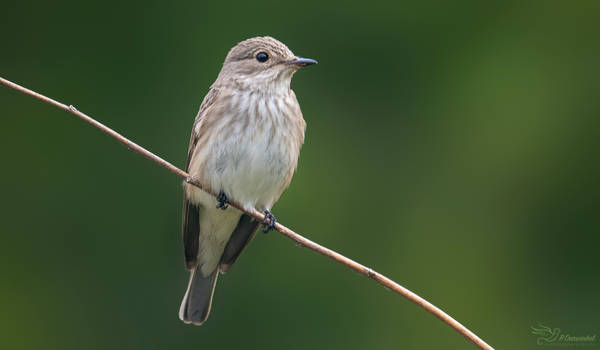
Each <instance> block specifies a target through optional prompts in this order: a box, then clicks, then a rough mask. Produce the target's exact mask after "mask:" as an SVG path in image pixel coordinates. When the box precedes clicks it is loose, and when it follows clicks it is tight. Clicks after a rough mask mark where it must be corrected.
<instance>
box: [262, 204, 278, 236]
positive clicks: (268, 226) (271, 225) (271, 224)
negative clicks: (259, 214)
mask: <svg viewBox="0 0 600 350" xmlns="http://www.w3.org/2000/svg"><path fill="white" fill-rule="evenodd" d="M267 221H268V223H267ZM275 223H277V220H275V216H273V213H271V212H270V211H269V210H265V218H264V219H263V221H262V224H263V232H264V233H268V232H269V231H271V230H274V229H275Z"/></svg>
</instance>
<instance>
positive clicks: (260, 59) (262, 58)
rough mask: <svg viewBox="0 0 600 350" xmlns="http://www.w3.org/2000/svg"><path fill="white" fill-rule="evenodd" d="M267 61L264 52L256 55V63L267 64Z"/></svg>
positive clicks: (267, 56) (267, 57)
mask: <svg viewBox="0 0 600 350" xmlns="http://www.w3.org/2000/svg"><path fill="white" fill-rule="evenodd" d="M268 59H269V55H267V53H266V52H263V51H261V52H259V53H257V54H256V60H257V61H258V62H267V60H268Z"/></svg>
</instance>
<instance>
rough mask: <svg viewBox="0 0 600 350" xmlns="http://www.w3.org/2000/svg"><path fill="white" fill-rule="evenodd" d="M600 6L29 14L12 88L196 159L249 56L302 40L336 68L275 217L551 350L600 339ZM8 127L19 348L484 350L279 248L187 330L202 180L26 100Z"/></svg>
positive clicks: (109, 4)
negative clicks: (191, 183) (271, 40)
mask: <svg viewBox="0 0 600 350" xmlns="http://www.w3.org/2000/svg"><path fill="white" fill-rule="evenodd" d="M599 4H600V3H599V2H597V1H574V2H567V1H556V2H552V1H539V2H523V1H505V2H486V1H462V2H452V1H437V2H436V1H419V2H417V1H414V2H401V1H396V2H391V1H390V2H382V1H368V2H355V3H348V2H338V3H334V2H324V1H289V0H287V1H245V2H239V3H235V2H200V1H195V2H171V3H167V2H156V1H144V2H137V3H135V2H121V1H103V2H85V1H71V2H65V1H57V2H54V1H52V2H50V1H45V2H25V1H20V2H17V1H6V0H5V1H3V2H2V4H1V6H0V12H1V15H2V31H1V32H0V43H1V47H0V51H1V55H0V73H1V75H2V76H3V77H5V78H7V79H9V80H13V81H15V82H17V83H20V84H23V85H25V86H27V87H29V88H31V89H34V90H37V91H39V92H41V93H44V94H47V95H48V96H50V97H52V98H55V99H58V100H59V101H62V102H64V103H66V104H73V105H75V106H76V107H77V108H78V109H80V110H81V111H83V112H86V113H88V114H90V115H91V116H93V117H95V118H97V119H98V120H100V121H102V122H104V123H106V124H107V125H109V126H111V127H112V128H114V129H115V130H117V131H119V132H121V133H123V134H124V135H126V136H127V137H130V138H131V139H132V140H134V141H135V142H138V143H139V144H140V145H142V146H145V147H147V148H148V149H149V150H151V151H153V152H155V153H157V154H158V155H160V156H162V157H164V158H165V159H167V160H169V161H171V162H173V163H174V164H176V165H178V166H183V165H184V162H185V157H186V151H187V145H188V140H189V133H190V130H191V125H192V121H193V119H194V117H195V115H196V112H197V110H198V107H199V105H200V102H201V101H202V98H203V96H204V95H205V94H206V92H207V89H208V87H209V86H210V84H211V83H212V82H213V80H214V79H215V77H216V75H217V73H218V71H219V69H220V66H221V63H222V61H223V59H224V57H225V55H226V53H227V51H228V50H229V48H230V47H232V46H233V45H234V44H236V43H237V42H239V41H241V40H243V39H246V38H248V37H252V36H255V35H267V34H268V35H272V36H274V37H276V38H278V39H280V40H281V41H283V42H284V43H286V44H287V45H288V46H289V47H290V48H291V49H292V50H293V51H294V52H295V53H296V54H298V55H301V56H305V57H311V58H315V59H317V60H319V65H317V66H313V67H310V68H307V69H305V70H302V71H300V72H299V73H298V74H296V76H295V78H294V81H293V84H292V86H293V88H294V90H295V92H296V95H297V96H298V99H299V101H300V104H301V106H302V110H303V112H304V117H305V119H306V121H307V124H308V129H307V134H306V143H305V146H304V148H303V150H302V153H301V157H300V164H299V168H298V172H297V174H296V176H295V178H294V180H293V181H292V185H291V187H290V188H289V189H288V191H287V192H286V193H285V194H284V195H283V197H282V198H281V200H280V201H279V203H278V204H277V205H276V207H275V210H274V212H275V214H276V215H277V218H278V219H279V220H280V221H281V222H282V223H284V224H285V225H287V226H289V227H290V228H292V229H294V230H296V231H297V232H299V233H302V234H304V235H305V236H306V237H308V238H310V239H313V240H315V241H317V242H319V243H321V244H323V245H325V246H327V247H329V248H332V249H334V250H337V251H339V252H341V253H343V254H345V255H347V256H349V257H351V258H354V259H356V260H358V261H360V262H361V263H363V264H366V265H368V266H370V267H372V268H374V269H375V270H377V271H379V272H381V273H383V274H385V275H387V276H389V277H390V278H392V279H394V280H396V281H397V282H398V283H400V284H402V285H403V286H405V287H407V288H409V289H411V290H412V291H414V292H416V293H417V294H419V295H421V296H423V297H425V298H427V299H428V300H429V301H431V302H432V303H434V304H436V305H437V306H439V307H440V308H442V309H443V310H445V311H447V312H448V313H449V314H450V315H452V316H453V317H454V318H456V319H457V320H458V321H459V322H461V323H463V324H465V325H466V326H467V327H469V328H470V329H472V330H473V331H474V332H475V333H477V334H478V335H479V336H481V337H482V338H483V339H485V340H486V341H488V342H489V343H490V344H491V345H493V346H495V347H497V348H498V349H532V348H539V347H538V346H537V345H536V344H535V340H536V336H534V335H532V334H530V327H531V326H535V325H536V324H537V323H538V322H541V323H542V324H545V325H548V326H550V327H559V328H561V329H562V330H563V332H565V333H569V334H571V335H586V334H599V335H600V316H599V313H598V311H600V300H599V298H598V295H600V278H599V277H598V275H599V271H598V267H599V266H598V265H599V263H598V261H599V258H598V256H599V252H598V245H599V243H600V236H599V230H600V216H599V213H598V211H599V208H600V184H599V179H600V164H599V152H598V151H599V147H600V122H599V117H600V98H599V97H600V96H599V94H600V89H599V86H598V85H599V83H598V82H599V81H600V79H599V78H600V74H599V73H600V5H599ZM0 115H1V119H0V121H1V123H2V124H1V125H2V127H1V129H2V133H1V135H2V137H1V138H0V157H1V158H2V165H1V169H2V171H1V175H0V176H1V178H0V193H1V194H2V199H1V200H0V206H1V207H0V213H1V214H0V215H1V217H0V275H1V276H2V277H1V278H0V310H1V315H2V316H1V317H0V348H3V349H117V348H122V349H166V348H168V349H177V348H182V349H183V348H185V349H208V348H212V349H242V348H243V349H313V348H317V349H433V348H448V349H459V348H460V349H462V348H464V349H471V348H474V347H473V346H472V345H471V344H469V343H468V342H467V341H466V340H465V339H464V338H463V337H462V336H460V335H458V334H457V333H455V332H454V331H453V330H452V329H450V328H449V327H448V326H447V325H445V324H443V323H442V322H440V321H439V320H438V319H436V318H435V317H433V316H431V315H430V314H428V313H426V312H424V311H423V310H422V309H421V308H419V307H417V306H415V305H414V304H412V303H410V302H407V301H406V300H405V299H404V298H402V297H401V296H399V295H395V294H393V293H392V292H390V291H387V290H385V289H384V288H383V287H381V286H380V285H378V284H376V283H374V282H373V281H370V280H368V279H366V278H364V277H362V276H360V275H358V274H357V273H355V272H352V271H350V270H348V269H347V268H344V267H343V266H341V265H339V264H336V263H334V262H332V261H330V260H328V259H326V258H324V257H322V256H319V255H317V254H315V253H314V252H311V251H309V250H306V249H301V248H298V247H296V246H295V245H294V244H293V243H292V242H291V241H289V240H288V239H286V238H284V237H283V236H281V235H279V234H278V233H276V232H275V233H271V234H269V235H262V234H261V235H258V236H257V237H256V239H255V240H254V241H253V243H252V244H251V245H250V247H249V249H247V250H246V251H245V252H244V254H243V255H242V256H241V257H240V259H239V260H238V263H237V264H236V265H235V266H234V267H233V269H232V270H231V271H230V272H229V273H228V274H227V275H226V276H224V278H221V279H220V280H219V284H218V287H217V290H216V293H215V303H214V305H213V309H212V314H211V317H210V318H209V321H208V322H207V323H206V324H205V325H204V326H202V327H194V326H188V325H185V324H183V323H181V322H180V321H179V320H178V318H177V311H178V308H179V303H180V300H181V297H182V296H183V293H184V290H185V287H186V284H187V278H188V274H187V272H186V270H185V268H184V266H183V252H182V244H181V237H180V220H181V219H180V217H181V196H182V191H181V182H180V180H179V179H178V178H176V177H175V176H174V175H172V174H171V173H169V172H167V171H165V170H164V169H162V168H160V167H158V166H157V165H155V164H153V163H151V162H149V161H148V160H146V159H143V158H142V157H140V156H138V155H136V154H134V153H132V152H129V151H127V150H126V149H125V148H124V147H122V146H121V145H119V144H118V143H117V142H115V141H114V140H113V139H111V138H109V137H108V136H106V135H104V134H102V133H100V132H99V131H97V130H95V129H93V128H91V127H90V126H88V125H86V124H84V123H83V122H81V121H79V120H77V119H76V118H75V117H74V116H72V115H69V114H68V113H66V112H64V111H61V110H58V109H56V108H54V107H51V106H49V105H47V104H44V103H42V102H39V101H36V100H34V99H32V98H31V97H28V96H25V95H22V94H19V93H17V92H15V91H12V90H10V89H8V88H5V87H0ZM597 346H600V345H597Z"/></svg>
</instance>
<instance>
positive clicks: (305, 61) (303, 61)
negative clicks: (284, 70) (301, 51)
mask: <svg viewBox="0 0 600 350" xmlns="http://www.w3.org/2000/svg"><path fill="white" fill-rule="evenodd" d="M290 64H294V65H296V66H299V67H306V66H310V65H311V64H317V61H315V60H313V59H312V58H303V57H296V59H293V60H291V61H290Z"/></svg>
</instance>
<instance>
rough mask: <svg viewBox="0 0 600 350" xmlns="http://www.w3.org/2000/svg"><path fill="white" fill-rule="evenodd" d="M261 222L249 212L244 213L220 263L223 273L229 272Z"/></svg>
mask: <svg viewBox="0 0 600 350" xmlns="http://www.w3.org/2000/svg"><path fill="white" fill-rule="evenodd" d="M259 225H260V222H259V221H257V220H255V219H254V218H252V217H250V216H249V215H248V214H243V215H242V216H241V217H240V221H238V224H237V226H236V227H235V230H233V233H232V234H231V237H230V238H229V241H228V242H227V245H226V246H225V250H224V251H223V255H222V256H221V262H220V264H219V270H220V271H221V273H225V272H227V270H229V268H230V267H231V265H233V263H234V262H235V260H236V259H237V257H238V256H239V255H240V253H241V252H242V250H244V248H245V247H246V246H247V245H248V243H250V241H251V240H252V237H254V234H255V233H256V230H258V226H259Z"/></svg>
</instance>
